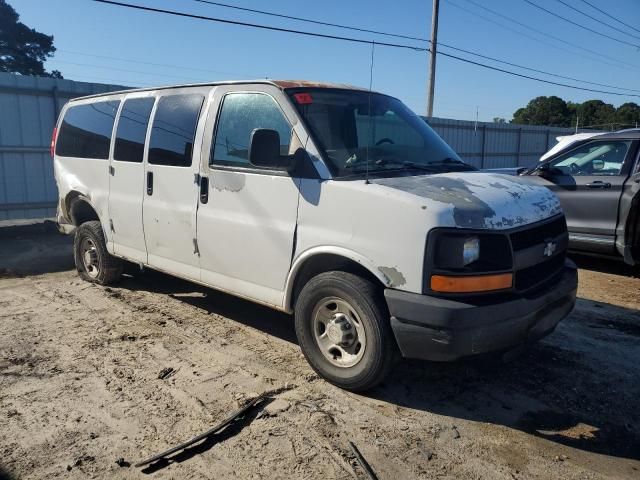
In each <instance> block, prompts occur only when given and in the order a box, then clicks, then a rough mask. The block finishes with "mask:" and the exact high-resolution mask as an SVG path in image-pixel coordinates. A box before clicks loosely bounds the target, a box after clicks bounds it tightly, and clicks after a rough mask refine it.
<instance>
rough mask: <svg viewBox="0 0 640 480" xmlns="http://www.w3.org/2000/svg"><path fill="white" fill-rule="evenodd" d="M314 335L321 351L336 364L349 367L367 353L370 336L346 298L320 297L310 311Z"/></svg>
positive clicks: (330, 361)
mask: <svg viewBox="0 0 640 480" xmlns="http://www.w3.org/2000/svg"><path fill="white" fill-rule="evenodd" d="M311 318H312V321H313V325H312V327H313V336H314V339H315V341H316V345H317V346H318V348H319V349H320V352H322V355H323V356H324V357H325V358H326V359H327V360H328V361H329V363H331V364H332V365H334V366H336V367H341V368H349V367H353V366H354V365H356V364H358V362H360V360H361V359H362V357H363V355H364V351H365V348H366V345H367V337H366V334H365V331H364V325H363V323H362V320H361V319H360V316H359V315H358V313H357V312H356V310H355V309H354V308H353V307H352V306H351V305H350V304H349V302H347V301H346V300H344V299H342V298H338V297H327V298H323V299H322V300H320V301H319V302H318V303H317V304H316V306H315V308H314V309H313V313H312V315H311Z"/></svg>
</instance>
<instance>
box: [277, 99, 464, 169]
mask: <svg viewBox="0 0 640 480" xmlns="http://www.w3.org/2000/svg"><path fill="white" fill-rule="evenodd" d="M287 93H288V94H289V95H290V97H291V100H292V101H293V103H294V105H295V106H296V108H297V110H298V112H299V113H300V115H301V116H302V117H303V118H304V120H305V121H306V123H307V125H308V127H309V128H310V129H311V132H312V134H313V136H314V137H315V139H316V141H317V143H318V144H319V145H318V146H319V148H321V149H322V153H323V154H324V156H325V158H326V159H327V160H328V161H329V162H330V168H331V169H332V170H333V173H334V175H335V176H338V177H340V176H351V175H358V174H362V173H364V172H367V171H368V172H369V173H371V174H383V173H391V172H392V171H396V172H397V171H402V172H404V171H410V170H418V171H428V172H432V173H442V172H449V171H463V170H475V168H474V167H472V166H471V165H468V164H466V163H464V162H462V160H460V157H459V156H458V155H457V154H456V153H455V152H454V151H453V149H451V147H449V145H447V144H446V143H445V142H444V141H443V140H442V139H441V138H440V137H439V136H438V134H436V133H435V132H434V131H433V130H432V129H431V127H429V125H428V124H427V123H426V122H425V121H424V120H422V119H421V118H420V117H418V116H417V115H416V114H415V113H413V112H412V111H411V110H410V109H409V108H408V107H406V106H405V105H404V104H403V103H402V102H401V101H400V100H397V99H395V98H392V97H388V96H386V95H381V94H377V93H369V92H366V91H358V90H340V89H335V90H334V89H326V88H304V89H291V90H287Z"/></svg>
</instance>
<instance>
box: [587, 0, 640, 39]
mask: <svg viewBox="0 0 640 480" xmlns="http://www.w3.org/2000/svg"><path fill="white" fill-rule="evenodd" d="M581 1H582V2H583V3H586V4H587V5H589V6H590V7H591V8H593V9H594V10H597V11H599V12H600V13H602V14H603V15H606V16H607V17H609V18H610V19H612V20H615V21H616V22H618V23H620V24H622V25H624V26H625V27H628V28H630V29H631V30H635V31H636V32H638V33H640V30H638V29H637V28H636V27H633V26H631V25H629V24H628V23H624V22H623V21H622V20H619V19H617V18H616V17H614V16H613V15H610V14H608V13H607V12H605V11H604V10H602V9H600V8H598V7H596V6H595V5H594V4H592V3H590V2H587V0H581Z"/></svg>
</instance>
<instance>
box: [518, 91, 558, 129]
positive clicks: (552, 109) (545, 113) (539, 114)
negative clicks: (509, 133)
mask: <svg viewBox="0 0 640 480" xmlns="http://www.w3.org/2000/svg"><path fill="white" fill-rule="evenodd" d="M511 122H512V123H520V124H525V125H547V126H551V127H567V126H569V124H570V123H571V115H570V113H569V108H568V107H567V103H566V102H565V101H564V100H562V99H561V98H560V97H556V96H551V97H536V98H534V99H533V100H531V101H530V102H529V103H528V104H527V106H526V107H524V108H519V109H518V110H516V112H515V113H514V114H513V120H512V121H511Z"/></svg>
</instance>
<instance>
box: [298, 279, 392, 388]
mask: <svg viewBox="0 0 640 480" xmlns="http://www.w3.org/2000/svg"><path fill="white" fill-rule="evenodd" d="M295 325H296V334H297V337H298V341H299V343H300V348H301V349H302V352H303V353H304V355H305V357H306V358H307V361H308V362H309V364H310V365H311V367H313V369H314V370H315V371H316V372H317V373H318V374H319V375H320V376H322V377H323V378H325V379H326V380H328V381H329V382H331V383H333V384H334V385H337V386H339V387H341V388H344V389H346V390H352V391H362V390H367V389H370V388H373V387H374V386H376V385H377V384H379V383H380V382H381V381H382V380H383V379H384V378H385V376H386V375H387V374H388V373H389V370H390V369H391V366H392V365H393V362H394V359H395V358H396V346H395V342H394V339H393V334H392V332H391V327H390V326H389V316H388V313H387V309H386V308H385V306H384V303H383V301H382V298H381V295H380V293H379V291H378V289H377V288H376V286H375V285H374V284H373V283H372V282H370V281H369V280H367V279H364V278H362V277H359V276H357V275H354V274H352V273H347V272H326V273H321V274H320V275H318V276H316V277H314V278H312V279H311V280H310V281H309V282H308V283H307V284H306V285H305V286H304V288H303V289H302V291H301V292H300V295H299V297H298V299H297V301H296V306H295Z"/></svg>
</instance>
